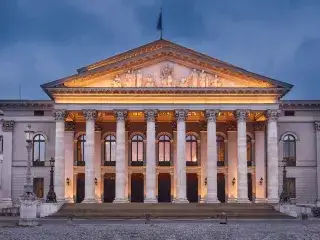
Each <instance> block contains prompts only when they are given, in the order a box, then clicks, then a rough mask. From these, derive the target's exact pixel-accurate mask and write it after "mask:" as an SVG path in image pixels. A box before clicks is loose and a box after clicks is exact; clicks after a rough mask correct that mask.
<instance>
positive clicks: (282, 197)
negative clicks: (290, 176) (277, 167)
mask: <svg viewBox="0 0 320 240" xmlns="http://www.w3.org/2000/svg"><path fill="white" fill-rule="evenodd" d="M282 167H283V169H282V178H283V186H282V193H281V194H280V202H282V203H287V202H290V197H289V194H288V189H287V170H286V167H287V159H286V158H283V160H282Z"/></svg>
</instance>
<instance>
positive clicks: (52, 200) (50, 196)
mask: <svg viewBox="0 0 320 240" xmlns="http://www.w3.org/2000/svg"><path fill="white" fill-rule="evenodd" d="M54 162H55V161H54V158H51V159H50V185H49V192H48V194H47V201H46V202H47V203H56V202H57V197H56V193H55V192H54V186H53V173H54V170H53V167H54Z"/></svg>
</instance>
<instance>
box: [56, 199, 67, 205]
mask: <svg viewBox="0 0 320 240" xmlns="http://www.w3.org/2000/svg"><path fill="white" fill-rule="evenodd" d="M65 202H66V199H65V198H57V203H61V204H63V203H65Z"/></svg>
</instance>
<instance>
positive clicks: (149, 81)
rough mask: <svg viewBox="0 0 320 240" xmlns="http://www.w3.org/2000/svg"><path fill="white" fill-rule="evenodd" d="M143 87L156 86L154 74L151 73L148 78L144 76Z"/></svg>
mask: <svg viewBox="0 0 320 240" xmlns="http://www.w3.org/2000/svg"><path fill="white" fill-rule="evenodd" d="M142 85H143V87H156V81H155V78H154V76H153V75H152V74H149V75H148V76H147V77H146V78H143V83H142Z"/></svg>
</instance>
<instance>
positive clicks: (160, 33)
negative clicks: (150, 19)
mask: <svg viewBox="0 0 320 240" xmlns="http://www.w3.org/2000/svg"><path fill="white" fill-rule="evenodd" d="M160 14H161V31H160V39H162V31H163V26H162V24H163V22H162V8H161V9H160Z"/></svg>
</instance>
